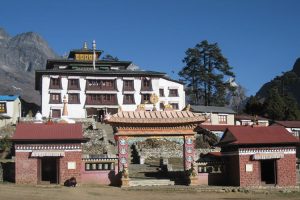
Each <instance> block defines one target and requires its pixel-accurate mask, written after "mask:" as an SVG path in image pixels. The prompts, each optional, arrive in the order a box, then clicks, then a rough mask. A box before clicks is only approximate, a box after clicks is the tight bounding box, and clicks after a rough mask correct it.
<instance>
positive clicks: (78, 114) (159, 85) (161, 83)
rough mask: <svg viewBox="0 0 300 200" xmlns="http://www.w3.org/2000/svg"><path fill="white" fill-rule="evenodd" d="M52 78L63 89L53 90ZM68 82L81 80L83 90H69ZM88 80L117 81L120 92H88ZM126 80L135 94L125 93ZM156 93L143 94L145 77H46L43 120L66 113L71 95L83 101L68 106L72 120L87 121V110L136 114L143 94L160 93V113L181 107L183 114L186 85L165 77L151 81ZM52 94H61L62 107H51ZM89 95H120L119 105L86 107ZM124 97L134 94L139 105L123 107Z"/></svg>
mask: <svg viewBox="0 0 300 200" xmlns="http://www.w3.org/2000/svg"><path fill="white" fill-rule="evenodd" d="M50 78H60V80H61V86H62V88H61V89H49V87H50ZM68 79H79V85H80V90H68ZM88 79H93V80H95V79H99V80H115V81H116V86H117V87H116V89H117V90H116V91H86V89H85V88H86V83H87V80H88ZM123 80H133V81H134V91H123ZM151 82H152V89H153V91H141V85H142V82H141V77H138V76H136V77H128V76H126V77H122V76H120V75H119V76H110V77H109V76H105V77H102V76H80V75H79V76H66V75H43V76H42V81H41V84H42V85H41V95H42V116H43V117H48V116H49V115H50V114H51V113H50V112H51V110H53V109H56V110H61V111H62V109H63V103H62V99H63V97H64V96H66V97H68V94H69V93H78V94H79V97H80V103H79V104H68V113H69V117H70V118H86V117H87V112H86V108H89V107H90V108H91V107H92V108H97V109H102V108H119V106H121V108H122V110H123V111H134V110H136V109H137V106H138V105H139V104H141V94H144V93H149V94H153V93H155V94H156V95H157V96H159V89H163V90H164V96H163V97H159V101H158V103H157V104H156V109H157V110H160V106H159V105H160V103H163V104H164V105H165V104H172V103H176V104H178V110H182V109H183V108H184V107H185V91H184V85H183V84H181V83H179V82H177V81H172V80H170V79H168V78H164V77H151ZM170 89H177V91H178V96H176V97H169V90H170ZM50 93H59V94H60V96H61V103H60V104H50V103H49V102H50ZM86 94H116V95H117V104H118V105H86V104H85V103H86V96H87V95H86ZM124 94H134V99H135V104H123V95H124ZM145 108H146V110H152V109H153V105H152V104H145Z"/></svg>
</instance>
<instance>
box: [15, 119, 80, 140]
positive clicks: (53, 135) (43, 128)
mask: <svg viewBox="0 0 300 200" xmlns="http://www.w3.org/2000/svg"><path fill="white" fill-rule="evenodd" d="M12 140H15V141H17V140H31V141H32V140H85V139H84V137H83V133H82V124H80V123H76V124H58V123H52V124H35V123H20V124H18V125H17V127H16V132H15V134H14V135H13V137H12Z"/></svg>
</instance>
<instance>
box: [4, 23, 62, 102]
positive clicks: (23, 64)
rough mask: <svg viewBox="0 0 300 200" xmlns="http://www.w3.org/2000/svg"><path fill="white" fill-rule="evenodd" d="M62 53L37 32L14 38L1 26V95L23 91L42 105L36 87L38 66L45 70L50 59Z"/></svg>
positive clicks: (27, 100)
mask: <svg viewBox="0 0 300 200" xmlns="http://www.w3.org/2000/svg"><path fill="white" fill-rule="evenodd" d="M57 57H58V56H57V55H56V54H55V53H54V51H53V50H52V49H51V48H50V47H49V46H48V44H47V42H46V41H45V40H44V39H43V38H42V37H41V36H39V35H38V34H37V33H33V32H27V33H22V34H18V35H16V36H14V37H11V36H10V35H9V34H8V33H7V32H6V31H5V30H4V29H3V28H0V94H19V95H21V97H22V98H23V99H24V100H25V101H26V102H31V103H35V104H37V105H39V104H40V94H39V93H38V92H37V91H35V89H34V80H35V79H34V74H35V70H36V69H44V68H45V66H46V61H47V59H50V58H57Z"/></svg>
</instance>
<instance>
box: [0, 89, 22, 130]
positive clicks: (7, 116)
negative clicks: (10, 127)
mask: <svg viewBox="0 0 300 200" xmlns="http://www.w3.org/2000/svg"><path fill="white" fill-rule="evenodd" d="M20 117H21V101H20V99H19V96H14V95H0V127H3V126H5V125H7V124H16V123H17V122H18V120H19V118H20Z"/></svg>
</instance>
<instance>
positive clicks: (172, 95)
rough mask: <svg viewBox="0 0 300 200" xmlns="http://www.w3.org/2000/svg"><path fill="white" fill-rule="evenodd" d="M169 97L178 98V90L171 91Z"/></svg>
mask: <svg viewBox="0 0 300 200" xmlns="http://www.w3.org/2000/svg"><path fill="white" fill-rule="evenodd" d="M169 97H178V90H177V89H170V90H169Z"/></svg>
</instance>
